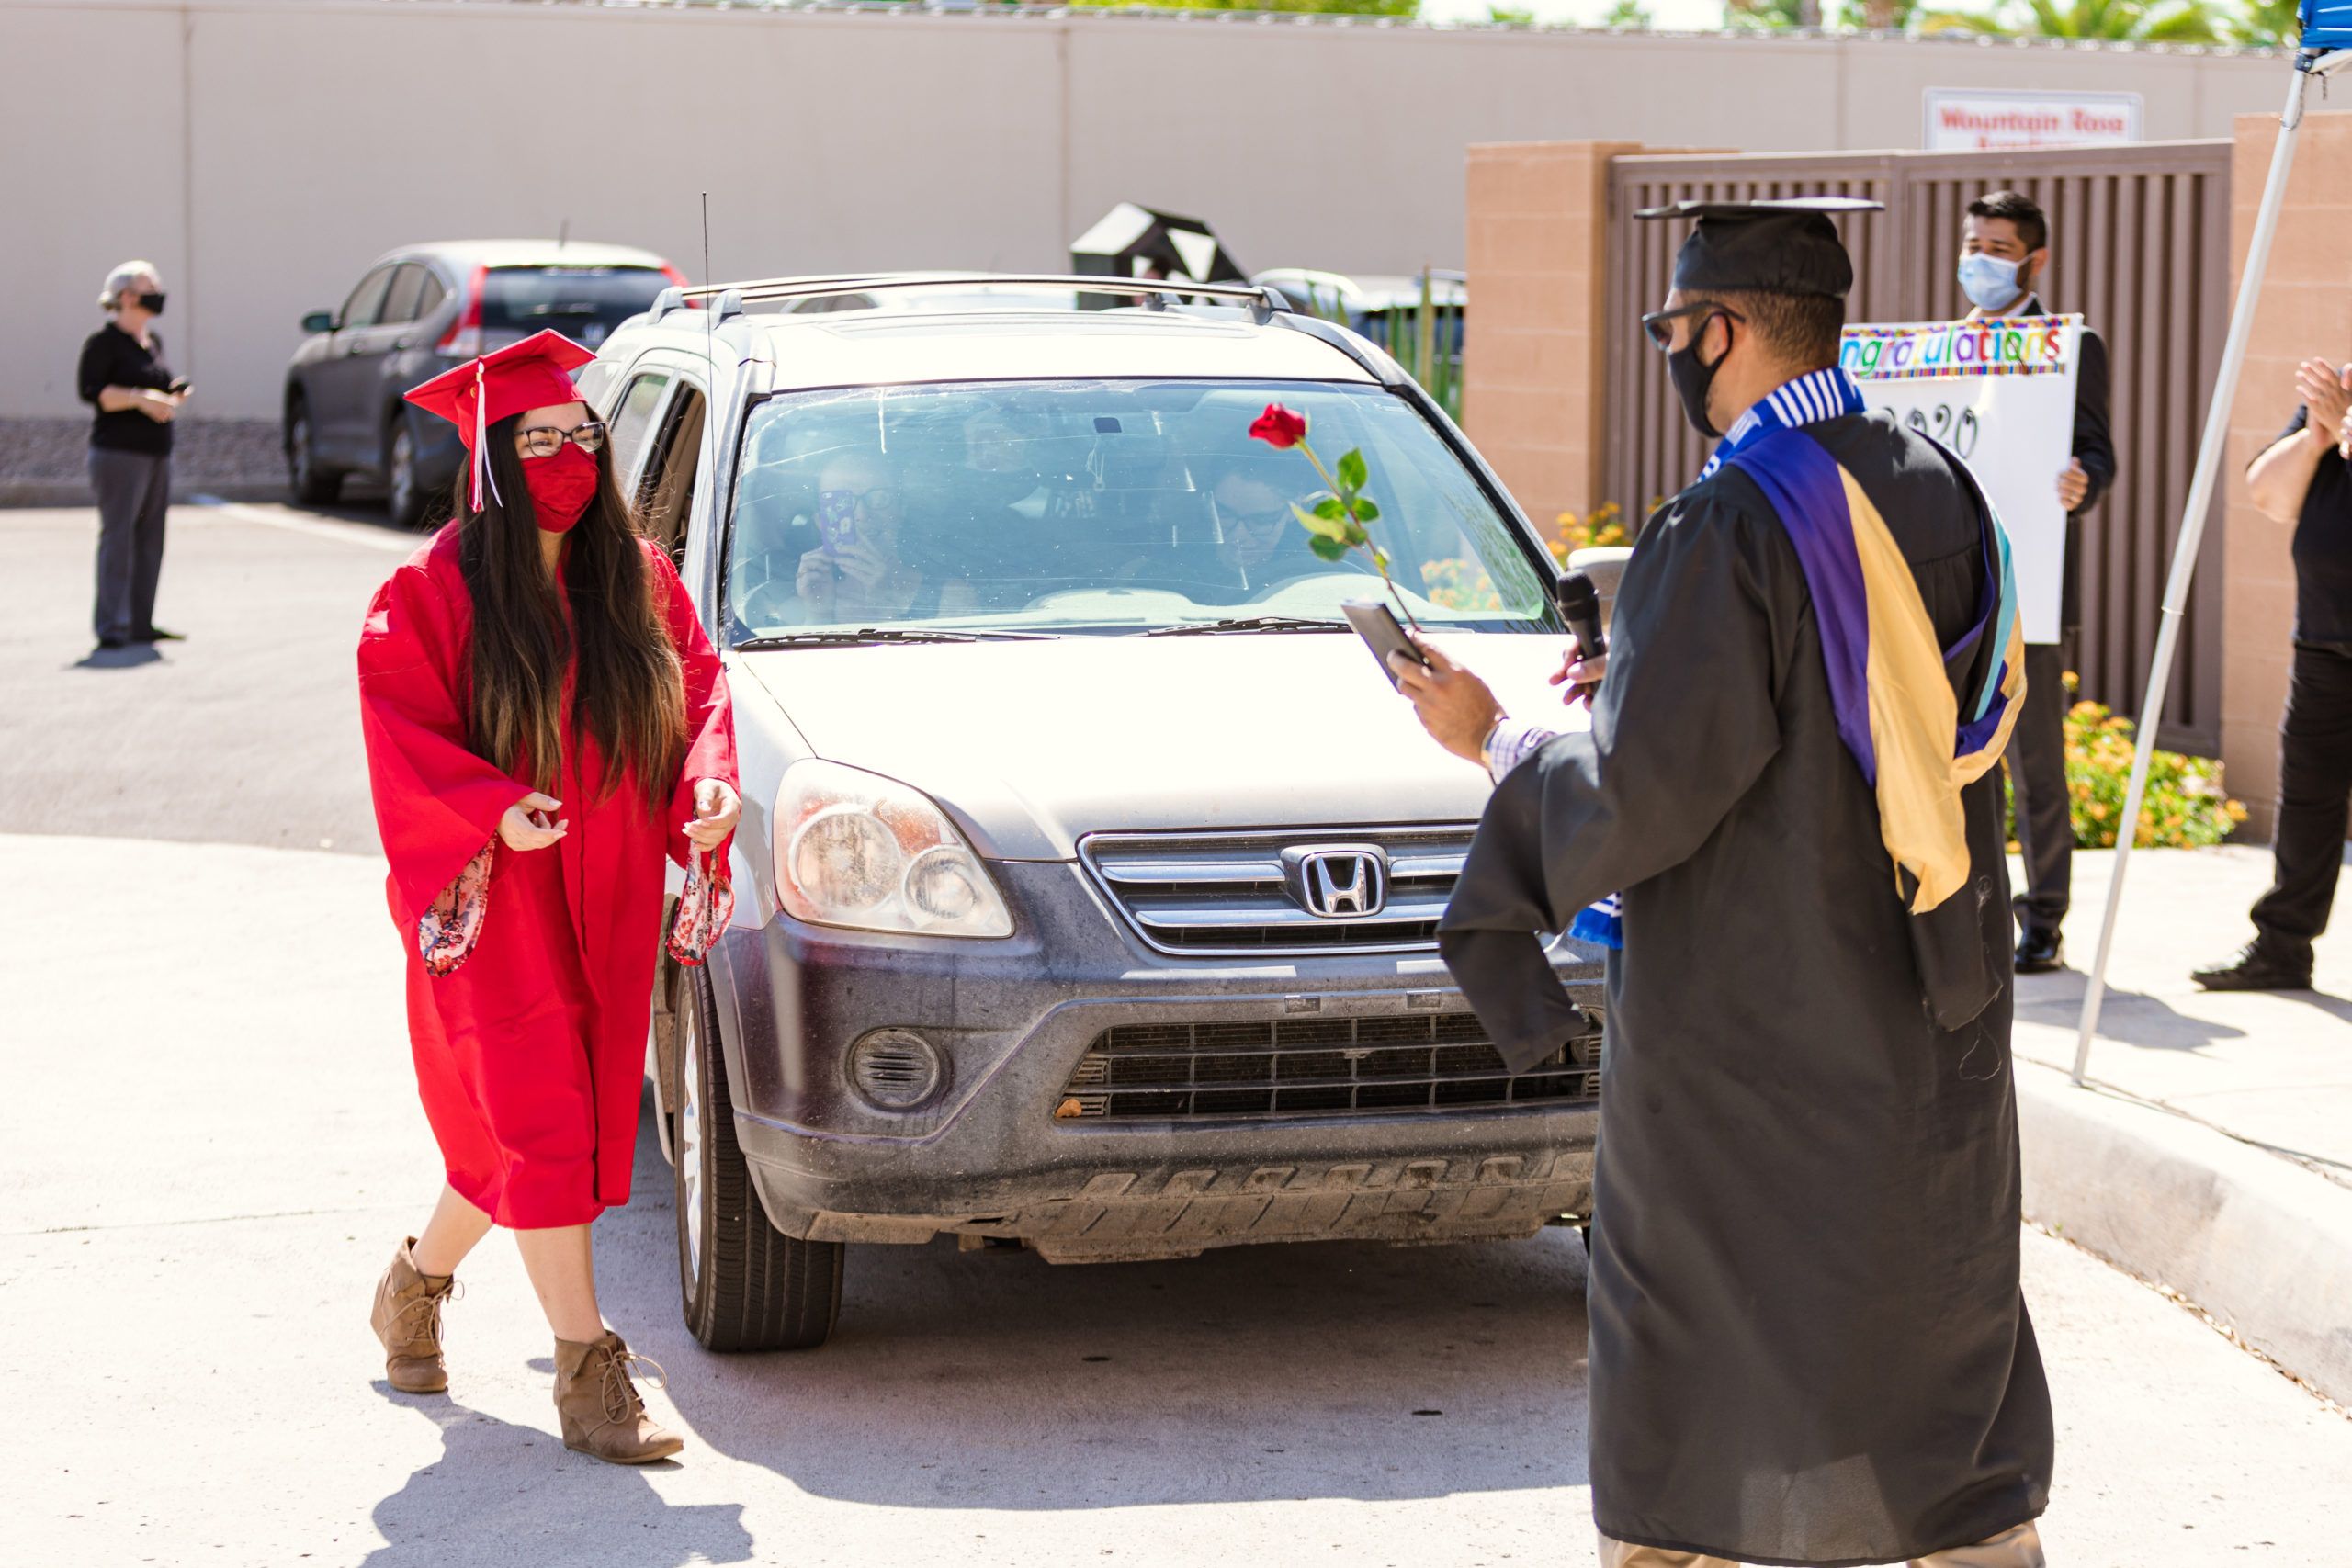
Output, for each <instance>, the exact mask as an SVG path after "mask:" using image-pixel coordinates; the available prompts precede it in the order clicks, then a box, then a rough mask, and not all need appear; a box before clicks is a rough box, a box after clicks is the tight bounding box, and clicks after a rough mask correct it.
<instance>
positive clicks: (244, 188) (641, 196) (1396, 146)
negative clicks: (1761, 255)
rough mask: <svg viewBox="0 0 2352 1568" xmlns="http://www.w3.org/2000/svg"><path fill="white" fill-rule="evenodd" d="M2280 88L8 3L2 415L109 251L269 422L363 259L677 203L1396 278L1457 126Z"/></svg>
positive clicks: (780, 244) (1718, 41)
mask: <svg viewBox="0 0 2352 1568" xmlns="http://www.w3.org/2000/svg"><path fill="white" fill-rule="evenodd" d="M2287 70H2288V67H2287V66H2286V65H2285V63H2284V62H2282V61H2281V60H2278V59H2275V58H2267V57H2262V56H2233V55H2226V54H2192V53H2179V54H2168V53H2162V52H2154V51H2122V50H2101V49H2089V48H2074V49H2052V48H2048V47H2034V48H2030V49H2019V48H2014V47H2010V46H2007V45H2001V46H1998V47H1994V48H1981V47H1977V46H1974V45H1972V44H1966V43H1951V42H1936V41H1919V42H1905V41H1902V40H1898V39H1769V38H1753V37H1653V36H1645V35H1623V36H1618V35H1606V34H1577V33H1526V32H1511V31H1499V30H1465V31H1451V30H1439V29H1430V28H1411V27H1379V26H1374V25H1373V24H1371V23H1370V22H1368V21H1364V22H1356V23H1351V24H1347V25H1341V24H1339V23H1336V22H1333V21H1329V20H1324V21H1318V22H1315V23H1300V22H1294V21H1291V20H1287V19H1285V20H1281V21H1261V20H1259V19H1257V18H1253V17H1237V16H1235V15H1234V14H1231V13H1192V14H1183V13H1176V14H1169V15H1164V16H1157V17H1143V16H1136V15H1131V14H1093V15H1088V14H1080V15H1076V16H1070V15H1048V14H1044V13H1029V14H1023V13H1013V14H1005V13H996V14H986V13H983V14H956V15H932V14H925V13H920V12H918V13H910V14H893V15H857V14H850V13H821V12H762V11H759V10H756V9H751V8H737V9H731V10H727V11H714V10H707V9H694V10H681V9H675V8H671V7H667V6H636V7H627V8H616V7H602V6H569V5H565V6H557V5H538V4H530V5H519V4H505V3H503V0H486V3H485V0H476V3H473V4H454V3H449V0H74V3H70V4H69V3H65V0H0V278H5V280H6V288H0V344H5V345H6V346H5V349H0V367H5V368H6V375H5V376H0V416H4V415H29V414H61V413H69V412H74V409H75V407H76V405H75V404H74V389H73V365H74V350H75V346H76V344H78V343H79V342H80V340H81V338H82V337H83V336H84V335H85V333H88V332H89V331H90V330H91V328H92V327H94V326H95V325H96V323H97V321H98V320H99V318H98V315H97V313H96V310H95V307H94V303H93V301H94V297H95V295H96V289H97V286H98V283H99V280H100V279H101V278H102V277H103V276H104V275H105V273H106V271H107V268H108V267H109V266H111V265H113V264H114V263H116V262H118V261H120V260H122V259H124V258H125V257H126V256H130V255H133V254H145V255H147V256H149V257H151V258H153V260H154V261H155V262H156V263H158V264H159V265H161V266H162V267H163V268H164V273H165V281H166V284H167V286H168V287H169V288H170V289H171V291H172V294H173V300H172V306H171V312H170V315H169V316H168V317H167V318H166V320H165V321H164V331H165V333H166V335H167V337H168V338H169V341H170V344H171V346H172V350H173V354H174V357H175V366H176V367H177V368H179V369H180V370H181V371H182V372H183V373H185V374H187V375H188V376H190V377H192V378H195V379H196V380H198V382H199V383H200V384H201V386H200V392H201V404H200V409H201V412H204V413H206V414H211V415H216V416H218V415H232V414H237V415H256V416H267V415H272V414H274V413H275V412H276V411H277V389H278V386H279V381H280V377H281V375H282V372H283V368H284V365H285V361H286V356H287V355H288V353H289V352H290V351H291V349H292V348H293V346H294V344H295V342H296V340H297V337H298V335H299V334H298V332H297V329H296V325H295V323H296V321H297V320H298V319H299V318H300V315H301V314H302V313H303V312H304V311H306V310H314V309H324V308H328V307H331V306H333V305H334V303H336V302H337V301H338V300H339V299H341V298H342V295H343V293H344V292H345V289H347V288H349V286H350V285H351V284H352V283H353V282H354V281H356V279H357V277H358V276H359V273H360V271H361V270H362V269H363V268H364V266H365V265H366V264H367V263H368V260H369V259H370V258H371V257H373V256H374V255H376V254H378V253H379V252H381V251H383V250H385V249H388V248H390V246H393V245H395V244H401V243H409V242H413V241H416V240H422V239H432V238H441V237H484V236H496V235H515V234H542V235H551V234H553V233H554V232H555V231H556V229H557V226H558V225H559V224H560V222H562V221H563V220H566V219H569V220H570V221H571V233H572V234H573V235H574V236H575V237H577V238H581V239H595V240H605V241H613V242H616V243H628V244H640V245H646V246H650V247H651V248H653V249H655V250H658V251H661V252H663V253H664V254H668V255H670V256H671V257H672V258H673V259H674V260H676V261H677V262H678V263H679V265H681V266H683V267H684V269H685V270H686V271H687V272H688V273H690V274H693V275H695V276H701V270H702V269H701V263H700V237H699V227H698V213H699V205H698V200H699V193H700V192H701V191H703V190H705V189H707V190H708V191H709V192H710V193H711V261H712V265H713V267H714V269H715V270H716V271H717V272H718V273H719V274H720V275H722V276H761V275H770V274H775V273H786V272H802V271H823V270H831V269H835V268H858V267H868V266H977V267H991V268H993V267H1023V268H1047V269H1052V270H1061V269H1062V268H1063V267H1065V266H1066V265H1067V261H1068V256H1067V251H1066V247H1067V245H1068V243H1069V240H1070V239H1071V237H1073V236H1074V235H1076V234H1077V233H1078V232H1079V231H1080V230H1081V229H1083V228H1084V227H1085V226H1086V225H1087V224H1088V223H1090V222H1091V221H1092V220H1094V219H1095V218H1096V217H1098V216H1100V214H1101V213H1102V212H1103V209H1106V208H1108V207H1109V206H1110V205H1111V204H1112V203H1113V202H1114V201H1118V200H1121V199H1129V200H1137V201H1143V202H1147V203H1150V204H1154V205H1158V206H1161V207H1166V208H1171V209H1176V210H1178V211H1191V212H1195V213H1197V214H1199V215H1201V216H1203V217H1205V218H1207V219H1209V220H1211V221H1212V222H1213V223H1215V224H1216V227H1217V229H1218V231H1219V232H1220V233H1221V234H1222V235H1223V236H1224V238H1225V239H1226V241H1227V245H1228V247H1229V248H1230V249H1231V250H1232V252H1233V253H1234V254H1236V255H1237V256H1238V258H1239V259H1240V260H1241V262H1242V263H1243V265H1249V266H1273V265H1329V266H1335V267H1339V268H1342V269H1356V270H1363V271H1408V270H1410V269H1412V268H1415V267H1417V266H1419V265H1422V264H1423V263H1425V262H1427V263H1435V264H1438V265H1455V264H1458V263H1459V262H1460V260H1461V258H1462V252H1463V197H1462V189H1463V149H1464V146H1466V145H1467V144H1468V143H1470V142H1473V141H1515V140H1536V139H1577V138H1588V137H1591V138H1612V139H1622V140H1626V141H1644V142H1647V143H1650V144H1652V145H1657V146H1662V147H1703V148H1720V149H1730V150H1738V151H1748V152H1782V151H1785V152H1796V151H1807V150H1816V149H1832V148H1840V147H1846V148H1864V147H1916V146H1917V145H1918V144H1919V135H1920V103H1921V93H1922V91H1923V90H1924V89H1925V88H1927V87H1928V86H1931V85H1932V86H1970V85H1988V86H2041V87H2070V88H2079V89H2097V90H2117V89H2124V90H2133V91H2137V92H2140V93H2141V94H2143V96H2144V97H2145V99H2146V115H2145V125H2144V130H2145V133H2146V134H2147V136H2149V137H2150V138H2151V139H2163V138H2175V137H2189V136H2226V135H2228V134H2229V133H2230V129H2231V125H2230V120H2231V116H2233V114H2237V113H2240V112H2243V111H2247V110H2256V109H2265V108H2269V107H2272V106H2273V100H2275V99H2277V98H2278V97H2281V96H2283V94H2284V91H2285V84H2286V76H2287ZM556 84H571V85H570V86H568V87H564V88H560V89H559V88H557V87H556V86H555V85H556ZM126 105H127V106H128V107H124V106H126ZM99 106H103V107H99ZM191 412H197V411H195V410H192V411H191Z"/></svg>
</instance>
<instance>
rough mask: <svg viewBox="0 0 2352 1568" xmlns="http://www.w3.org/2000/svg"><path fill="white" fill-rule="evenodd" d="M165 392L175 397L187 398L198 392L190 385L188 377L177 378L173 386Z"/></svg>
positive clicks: (174, 379) (173, 379)
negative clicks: (188, 395) (190, 394)
mask: <svg viewBox="0 0 2352 1568" xmlns="http://www.w3.org/2000/svg"><path fill="white" fill-rule="evenodd" d="M164 390H165V391H167V392H169V393H171V394H172V395H173V396H174V397H185V396H187V394H188V393H190V392H192V391H194V390H196V388H195V387H194V386H193V385H192V384H190V382H189V381H188V378H187V377H185V376H175V377H173V378H172V384H171V385H170V386H168V387H166V388H164Z"/></svg>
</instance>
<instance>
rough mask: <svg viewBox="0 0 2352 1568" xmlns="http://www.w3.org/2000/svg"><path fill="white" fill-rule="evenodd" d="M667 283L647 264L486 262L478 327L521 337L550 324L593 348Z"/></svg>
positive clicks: (667, 283) (648, 302)
mask: <svg viewBox="0 0 2352 1568" xmlns="http://www.w3.org/2000/svg"><path fill="white" fill-rule="evenodd" d="M669 286H670V279H669V277H668V276H666V275H665V274H663V273H661V272H659V271H656V270H655V269H654V268H652V267H650V266H497V267H492V268H491V269H490V272H489V274H488V275H487V276H485V277H484V278H483V279H482V286H481V328H482V332H483V333H484V334H485V335H488V334H491V333H499V334H502V335H503V334H505V333H513V334H515V336H516V337H518V338H521V337H528V336H529V335H530V334H531V333H535V332H537V331H539V330H540V329H541V328H543V327H553V328H554V329H555V330H556V331H558V332H560V333H563V334H564V335H565V336H566V337H570V338H576V339H577V340H579V341H580V342H582V343H584V344H588V345H589V346H590V347H591V348H593V347H594V346H595V345H596V344H600V343H602V342H604V341H605V334H606V333H609V332H611V331H612V330H613V329H614V328H615V327H616V326H618V325H620V324H621V323H622V322H623V321H627V320H628V319H629V318H630V317H631V316H634V315H636V314H637V313H638V312H639V311H640V310H644V309H645V308H646V307H648V306H650V305H651V304H652V303H653V297H654V296H655V295H657V294H659V293H661V292H662V289H664V288H668V287H669ZM491 341H492V342H493V343H494V342H496V341H498V339H497V338H492V339H491Z"/></svg>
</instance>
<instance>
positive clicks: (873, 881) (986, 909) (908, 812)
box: [775, 757, 1012, 936]
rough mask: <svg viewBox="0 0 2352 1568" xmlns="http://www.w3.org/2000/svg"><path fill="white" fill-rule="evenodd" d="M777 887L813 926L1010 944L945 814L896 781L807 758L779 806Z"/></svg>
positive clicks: (983, 880) (997, 907)
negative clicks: (980, 938) (999, 938)
mask: <svg viewBox="0 0 2352 1568" xmlns="http://www.w3.org/2000/svg"><path fill="white" fill-rule="evenodd" d="M775 820H776V835H775V844H776V851H775V883H776V888H777V891H778V892H779V894H781V896H782V897H783V902H784V907H785V909H786V912H787V913H789V914H790V915H791V916H792V917H793V918H794V919H798V920H806V921H808V922H809V924H811V925H820V926H850V927H854V928H855V929H856V930H859V931H910V932H914V933H917V934H920V935H922V936H1011V935H1012V913H1011V911H1009V910H1008V909H1006V908H1005V907H1004V899H1003V898H1002V897H1000V896H999V895H998V893H997V890H996V884H995V883H993V882H991V881H990V880H989V874H988V870H987V868H986V867H984V866H982V865H981V864H980V857H979V856H978V854H975V853H974V852H973V851H972V846H971V845H970V844H968V843H967V842H965V840H964V835H962V834H961V833H958V832H957V831H956V826H955V824H954V823H952V822H950V821H948V820H947V814H946V813H945V812H944V811H942V810H940V809H939V807H937V806H935V805H933V803H932V802H931V800H930V799H929V798H928V797H927V796H925V795H923V794H922V792H921V791H919V790H914V789H910V788H909V787H908V786H907V785H905V784H900V783H899V782H898V781H897V780H896V779H886V778H884V777H882V776H881V775H880V774H878V773H866V772H865V771H863V770H862V769H858V768H852V767H845V766H843V765H842V763H839V762H828V761H822V760H821V759H819V758H813V757H812V758H808V759H805V760H803V761H797V762H795V763H793V764H792V765H791V766H790V767H788V768H786V769H785V771H784V783H783V785H782V786H781V787H780V788H779V789H778V790H777V792H776V802H775Z"/></svg>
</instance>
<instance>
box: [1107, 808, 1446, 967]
mask: <svg viewBox="0 0 2352 1568" xmlns="http://www.w3.org/2000/svg"><path fill="white" fill-rule="evenodd" d="M1471 832H1472V829H1471V828H1470V827H1468V826H1463V827H1449V828H1366V829H1303V830H1300V831H1297V832H1288V833H1285V832H1253V833H1152V834H1147V833H1096V834H1091V835H1090V836H1089V837H1087V838H1086V839H1084V840H1081V841H1080V844H1079V856H1080V859H1081V860H1083V861H1084V862H1085V864H1086V868H1087V870H1088V871H1089V872H1090V873H1091V874H1092V875H1093V877H1094V879H1095V881H1096V883H1097V884H1098V885H1100V886H1102V888H1103V891H1104V892H1106V893H1108V894H1109V895H1110V896H1111V899H1112V902H1113V903H1114V904H1115V905H1116V906H1117V907H1118V909H1119V912H1120V913H1121V914H1122V915H1124V916H1125V917H1126V919H1127V923H1128V924H1129V925H1130V926H1132V927H1133V928H1134V929H1135V931H1136V935H1138V936H1140V937H1141V938H1143V940H1144V941H1145V942H1148V943H1149V944H1150V945H1151V946H1153V947H1155V948H1157V949H1159V951H1160V952H1162V953H1175V954H1178V955H1181V956H1184V957H1214V956H1220V955H1247V956H1250V957H1263V956H1272V955H1275V954H1288V953H1394V952H1409V951H1414V950H1420V951H1428V950H1430V949H1433V948H1434V947H1435V946H1436V945H1437V921H1438V917H1439V916H1440V915H1442V914H1443V913H1444V912H1445V901H1446V899H1447V898H1449V897H1452V896H1453V883H1454V879H1455V878H1456V877H1458V876H1460V875H1461V874H1462V859H1463V856H1464V855H1465V854H1466V853H1468V852H1469V849H1470V835H1471ZM1339 848H1346V849H1363V850H1369V851H1372V852H1375V853H1376V855H1377V856H1378V858H1379V860H1380V862H1381V863H1382V865H1383V866H1384V867H1385V876H1384V881H1385V887H1384V889H1383V891H1384V893H1385V897H1384V898H1383V900H1382V901H1381V904H1380V907H1379V908H1377V909H1374V910H1372V911H1370V912H1368V913H1344V914H1338V915H1319V914H1317V913H1315V912H1314V911H1312V910H1311V909H1309V908H1306V905H1305V903H1304V902H1303V901H1302V899H1301V897H1300V887H1299V885H1298V879H1297V876H1296V874H1295V872H1294V871H1292V870H1291V869H1289V868H1286V867H1285V865H1284V862H1283V852H1284V851H1292V852H1313V851H1317V850H1327V849H1339Z"/></svg>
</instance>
